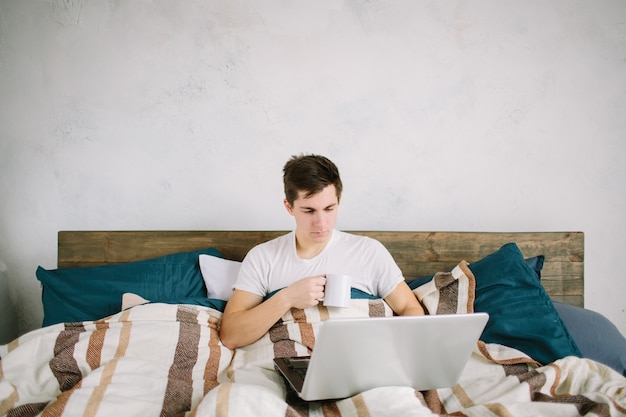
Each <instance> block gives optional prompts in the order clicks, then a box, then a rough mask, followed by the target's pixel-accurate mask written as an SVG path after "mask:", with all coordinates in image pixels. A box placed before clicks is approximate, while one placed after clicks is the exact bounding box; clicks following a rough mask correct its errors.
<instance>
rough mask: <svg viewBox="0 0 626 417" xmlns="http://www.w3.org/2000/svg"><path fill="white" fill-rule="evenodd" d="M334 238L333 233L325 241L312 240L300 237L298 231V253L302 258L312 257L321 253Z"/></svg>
mask: <svg viewBox="0 0 626 417" xmlns="http://www.w3.org/2000/svg"><path fill="white" fill-rule="evenodd" d="M331 239H332V235H331V236H330V237H329V238H328V240H326V241H325V242H312V241H310V240H307V239H301V238H299V237H298V232H297V231H296V254H297V255H298V257H299V258H300V259H312V258H315V257H316V256H317V255H319V254H320V253H321V252H322V251H323V250H324V248H325V247H326V245H328V242H330V240H331Z"/></svg>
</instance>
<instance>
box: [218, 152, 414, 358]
mask: <svg viewBox="0 0 626 417" xmlns="http://www.w3.org/2000/svg"><path fill="white" fill-rule="evenodd" d="M283 182H284V187H285V200H284V205H285V208H286V209H287V212H288V213H289V214H291V215H292V216H293V217H294V219H295V222H296V228H295V230H294V231H292V232H290V233H288V234H286V235H283V236H280V237H278V238H276V239H273V240H271V241H269V242H265V243H263V244H260V245H258V246H256V247H254V248H253V249H252V250H250V252H249V253H248V254H247V255H246V258H245V259H244V261H243V263H242V265H241V270H240V272H239V276H238V278H237V282H236V284H235V289H234V291H233V295H232V296H231V298H230V299H229V301H228V303H227V304H226V309H225V310H224V315H223V316H222V324H221V329H220V337H221V339H222V342H223V343H224V345H226V346H227V347H229V348H231V349H235V348H238V347H241V346H246V345H248V344H250V343H252V342H254V341H256V340H258V339H259V338H261V337H262V336H263V335H264V334H265V333H267V331H268V330H269V329H270V328H271V327H272V326H273V325H274V323H276V322H277V321H278V320H279V319H280V318H281V317H282V316H283V315H284V314H285V313H286V312H287V311H289V310H290V309H291V308H307V307H312V306H315V305H317V304H318V303H319V302H320V301H319V300H320V298H322V297H324V283H325V282H326V278H325V274H327V273H341V274H347V275H350V276H351V277H352V286H353V287H355V288H358V289H360V290H362V291H365V292H367V293H369V294H373V295H376V296H379V297H382V298H384V299H385V301H386V302H387V304H389V306H390V307H391V308H392V310H393V311H394V312H395V313H396V314H398V315H421V314H424V310H423V308H422V306H421V305H420V303H419V302H418V301H417V299H416V297H415V295H414V294H413V293H412V292H411V290H410V288H409V287H408V285H407V284H406V283H405V281H404V277H403V276H402V272H401V271H400V268H399V267H398V266H397V265H396V263H395V261H394V260H393V258H392V257H391V254H390V253H389V252H388V251H387V249H386V248H385V247H384V246H383V245H382V244H381V243H380V242H378V241H377V240H374V239H371V238H368V237H365V236H358V235H354V234H349V233H345V232H341V231H338V230H335V223H336V222H337V214H338V211H339V201H340V200H341V192H342V183H341V178H340V176H339V171H338V169H337V167H336V166H335V164H334V163H333V162H331V161H330V160H329V159H327V158H325V157H323V156H319V155H301V156H294V157H292V158H291V159H290V160H289V161H288V162H287V163H286V164H285V167H284V168H283ZM277 290H278V291H277ZM273 291H277V292H276V293H275V294H274V295H273V296H272V297H270V298H268V299H267V300H265V301H264V297H265V296H266V295H267V294H269V293H271V292H273Z"/></svg>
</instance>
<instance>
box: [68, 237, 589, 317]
mask: <svg viewBox="0 0 626 417" xmlns="http://www.w3.org/2000/svg"><path fill="white" fill-rule="evenodd" d="M284 233H286V232H285V231H239V230H237V231H228V230H224V231H61V232H59V234H58V266H59V268H69V267H85V266H97V265H107V264H117V263H124V262H131V261H135V260H141V259H149V258H154V257H158V256H162V255H167V254H171V253H176V252H183V251H191V250H197V249H203V248H207V247H216V248H218V249H219V250H220V251H221V252H222V255H223V256H224V257H225V258H227V259H233V260H238V261H240V260H242V259H243V258H244V256H245V255H246V253H247V252H248V251H249V250H250V249H251V248H252V247H253V246H255V245H257V244H259V243H262V242H265V241H267V240H269V239H272V238H275V237H277V236H280V235H282V234H284ZM351 233H355V234H360V235H366V236H370V237H373V238H375V239H378V240H379V241H380V242H381V243H383V244H384V245H385V246H386V247H387V249H388V250H389V252H391V254H392V255H393V257H394V259H395V260H396V262H397V263H398V265H399V266H400V269H401V270H402V272H403V273H404V276H405V278H406V279H411V278H416V277H422V276H426V275H431V274H433V273H435V272H438V271H447V270H450V269H451V268H453V267H454V266H455V265H457V264H458V263H459V262H460V261H461V260H466V261H468V262H473V261H477V260H479V259H481V258H483V257H484V256H486V255H488V254H490V253H492V252H494V251H496V250H498V249H499V248H500V247H501V246H502V245H504V244H506V243H509V242H516V243H517V245H518V246H519V248H520V250H521V251H522V253H523V254H524V256H525V257H532V256H537V255H544V256H545V263H544V267H543V271H542V278H541V282H542V284H543V286H544V288H545V289H546V291H547V292H548V294H549V295H550V297H551V298H552V299H553V300H555V301H561V302H565V303H568V304H572V305H576V306H581V307H582V306H583V305H584V234H583V233H582V232H512V233H500V232H419V231H418V232H411V231H351Z"/></svg>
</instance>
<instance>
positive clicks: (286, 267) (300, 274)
mask: <svg viewBox="0 0 626 417" xmlns="http://www.w3.org/2000/svg"><path fill="white" fill-rule="evenodd" d="M322 274H345V275H350V276H351V277H352V287H353V288H357V289H359V290H361V291H364V292H366V293H368V294H372V295H375V296H378V297H381V298H385V297H387V296H388V295H389V294H390V293H391V292H392V291H393V290H394V289H395V288H396V286H397V285H398V284H399V283H400V282H402V281H404V277H403V276H402V271H400V268H399V267H398V265H397V264H396V262H395V261H394V260H393V258H392V256H391V254H390V253H389V251H388V250H387V248H385V247H384V246H383V244H382V243H380V242H379V241H377V240H375V239H372V238H370V237H366V236H360V235H354V234H351V233H346V232H342V231H339V230H334V231H333V235H332V237H331V238H330V241H329V242H328V244H327V245H326V247H325V248H324V249H323V250H322V252H320V253H319V254H318V255H317V256H315V257H314V258H311V259H301V258H300V257H298V255H297V253H296V233H295V231H292V232H290V233H287V234H285V235H283V236H280V237H278V238H275V239H273V240H270V241H268V242H265V243H262V244H260V245H257V246H255V247H254V248H252V249H251V250H250V252H248V254H247V255H246V257H245V259H244V260H243V263H242V265H241V269H240V270H239V275H238V277H237V282H236V283H235V288H236V289H238V290H244V291H248V292H251V293H253V294H257V295H259V296H261V297H265V296H266V295H267V294H269V293H271V292H273V291H275V290H279V289H281V288H284V287H287V286H289V285H290V284H292V283H294V282H295V281H298V280H299V279H302V278H305V277H309V276H315V275H322Z"/></svg>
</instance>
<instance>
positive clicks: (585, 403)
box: [0, 231, 626, 416]
mask: <svg viewBox="0 0 626 417" xmlns="http://www.w3.org/2000/svg"><path fill="white" fill-rule="evenodd" d="M283 233H285V232H284V231H62V232H59V234H58V264H57V268H56V269H46V268H43V267H39V268H38V269H37V271H36V276H37V279H39V280H40V281H41V283H42V302H43V308H44V321H43V326H42V328H41V329H37V330H34V331H31V332H29V333H27V334H25V335H23V336H21V337H19V338H17V339H16V340H14V341H12V342H10V343H8V344H6V345H3V346H0V415H2V416H4V415H7V416H35V415H44V416H74V415H87V416H98V415H100V416H112V415H123V416H151V415H161V416H183V415H189V416H205V415H206V416H209V415H219V416H248V415H263V416H386V415H393V416H397V415H402V416H410V415H467V416H477V415H480V416H483V415H498V416H531V415H532V416H537V415H549V416H552V415H559V416H580V415H600V416H619V415H625V414H626V378H625V377H624V368H625V367H626V360H625V359H624V358H625V357H626V341H625V340H624V337H623V336H622V335H621V334H620V333H619V331H617V329H616V328H615V326H613V325H612V324H611V323H610V322H609V321H608V320H606V318H604V317H603V316H601V315H599V314H597V313H594V312H591V311H589V310H586V309H584V308H583V306H584V235H583V233H581V232H540V233H477V232H405V231H402V232H397V231H355V232H353V233H358V234H363V235H367V236H370V237H373V238H376V239H378V240H380V241H381V242H382V243H383V244H384V245H385V246H386V247H387V248H388V249H389V251H390V252H391V253H392V255H393V256H394V258H395V260H396V262H397V263H398V265H399V266H400V268H401V269H402V271H403V273H404V275H405V278H406V279H407V282H408V284H409V286H410V287H411V289H412V290H413V292H414V293H415V295H416V297H418V299H419V300H420V301H421V302H422V304H423V305H424V307H425V310H426V311H427V312H428V314H462V313H472V312H477V311H486V312H488V313H489V314H490V319H489V323H488V324H487V327H486V328H485V331H484V332H483V335H482V336H481V338H480V340H479V341H478V342H477V344H476V347H475V349H474V352H473V353H472V355H471V357H470V360H469V362H468V363H467V365H466V367H465V369H464V371H463V374H462V376H461V379H460V380H459V382H458V384H457V385H455V386H453V387H448V388H442V389H435V390H429V391H420V392H417V391H415V390H414V389H412V388H410V387H381V388H376V389H372V390H368V391H365V392H363V393H360V394H358V395H355V396H353V397H350V398H346V399H341V400H332V401H319V402H302V401H299V400H298V399H297V398H296V397H295V396H294V395H293V394H292V393H290V392H289V391H288V390H287V388H286V387H285V384H284V382H283V381H282V379H281V378H280V377H279V376H278V374H277V373H276V372H275V371H274V369H273V358H274V357H275V356H280V355H289V354H293V353H297V354H307V353H310V351H311V349H313V348H314V344H315V334H316V332H317V330H318V329H319V328H320V325H321V323H322V322H323V321H324V320H327V319H332V318H335V317H362V316H365V317H374V316H389V315H393V313H392V312H391V310H390V309H389V307H388V306H387V305H386V304H385V303H384V301H383V300H381V299H378V298H376V297H373V296H372V295H370V294H366V293H362V292H360V291H358V290H353V292H352V299H351V304H350V307H348V308H343V309H342V308H332V307H329V308H327V307H324V306H316V307H311V308H308V309H304V310H296V309H294V310H292V311H290V312H288V313H286V314H285V315H284V316H283V317H282V319H281V320H279V321H278V322H277V323H276V324H275V325H274V326H273V327H272V329H271V330H270V331H269V332H268V333H267V334H266V335H265V336H264V337H262V338H261V339H259V340H258V341H257V342H255V343H253V344H251V345H249V346H247V347H245V348H241V349H237V350H234V351H232V350H230V349H228V348H226V347H225V346H224V345H223V344H222V343H221V342H220V340H219V332H218V330H219V325H220V319H221V314H222V313H221V312H222V311H223V308H224V305H225V303H226V298H228V293H229V291H230V287H231V285H232V282H233V280H234V279H235V277H236V273H237V270H238V266H239V262H240V261H241V260H242V259H243V257H244V256H245V254H246V253H247V251H248V250H249V249H250V248H251V247H253V246H254V245H256V244H258V243H261V242H263V241H266V240H268V239H271V238H273V237H276V236H278V235H280V234H283ZM456 266H459V268H460V269H461V270H462V271H463V273H462V274H461V275H460V276H458V275H455V276H452V274H451V273H450V272H449V271H450V270H451V269H453V268H454V267H456ZM449 338H450V341H451V343H453V340H454V335H450V337H449ZM427 342H428V341H425V343H427ZM363 366H367V364H363Z"/></svg>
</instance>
